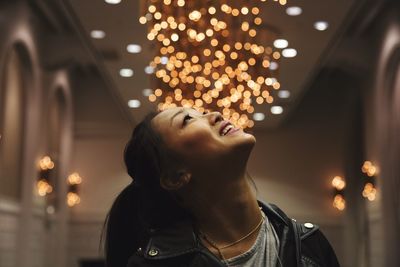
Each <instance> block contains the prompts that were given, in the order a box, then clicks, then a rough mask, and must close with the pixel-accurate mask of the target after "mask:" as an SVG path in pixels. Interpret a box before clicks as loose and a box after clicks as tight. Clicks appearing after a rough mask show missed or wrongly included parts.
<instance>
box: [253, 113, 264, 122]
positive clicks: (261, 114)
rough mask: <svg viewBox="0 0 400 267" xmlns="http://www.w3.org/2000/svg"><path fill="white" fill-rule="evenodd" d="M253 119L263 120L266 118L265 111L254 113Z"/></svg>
mask: <svg viewBox="0 0 400 267" xmlns="http://www.w3.org/2000/svg"><path fill="white" fill-rule="evenodd" d="M253 119H254V120H255V121H263V120H264V119H265V115H264V113H259V112H258V113H254V114H253Z"/></svg>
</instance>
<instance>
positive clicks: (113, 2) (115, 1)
mask: <svg viewBox="0 0 400 267" xmlns="http://www.w3.org/2000/svg"><path fill="white" fill-rule="evenodd" d="M104 1H105V2H106V3H107V4H111V5H116V4H119V3H121V0H104Z"/></svg>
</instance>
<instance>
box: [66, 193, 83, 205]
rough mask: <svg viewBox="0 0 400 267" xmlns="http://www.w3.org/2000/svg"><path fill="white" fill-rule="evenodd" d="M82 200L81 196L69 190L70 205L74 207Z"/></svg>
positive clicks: (68, 202) (68, 199) (68, 200)
mask: <svg viewBox="0 0 400 267" xmlns="http://www.w3.org/2000/svg"><path fill="white" fill-rule="evenodd" d="M80 202H81V198H80V197H79V195H78V194H77V193H74V192H68V194H67V204H68V206H69V207H73V206H75V205H77V204H79V203H80Z"/></svg>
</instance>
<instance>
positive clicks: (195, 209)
mask: <svg viewBox="0 0 400 267" xmlns="http://www.w3.org/2000/svg"><path fill="white" fill-rule="evenodd" d="M200 189H201V188H200ZM196 191H197V190H196ZM191 193H192V194H193V195H192V199H193V202H192V203H191V204H190V209H191V211H192V213H193V215H194V217H195V219H196V222H195V223H196V227H197V228H198V230H200V231H201V232H202V233H204V234H206V235H207V236H208V237H209V238H211V239H212V240H213V241H214V242H215V243H216V244H219V245H220V246H223V245H226V244H229V243H232V242H234V241H236V240H238V239H240V238H241V237H243V236H245V235H246V234H248V233H249V232H250V231H252V229H254V227H255V226H256V225H257V224H259V222H260V220H261V218H262V215H261V212H260V209H259V206H258V203H257V199H256V196H255V193H254V192H253V191H252V190H251V187H250V185H249V182H248V180H247V179H246V178H245V177H243V178H241V179H233V180H231V181H230V182H229V183H225V184H223V185H221V186H218V185H216V184H214V186H213V187H209V188H207V189H204V191H203V190H199V191H197V192H191Z"/></svg>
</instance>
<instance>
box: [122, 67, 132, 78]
mask: <svg viewBox="0 0 400 267" xmlns="http://www.w3.org/2000/svg"><path fill="white" fill-rule="evenodd" d="M119 75H121V76H122V77H132V76H133V70H132V69H128V68H124V69H120V70H119Z"/></svg>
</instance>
